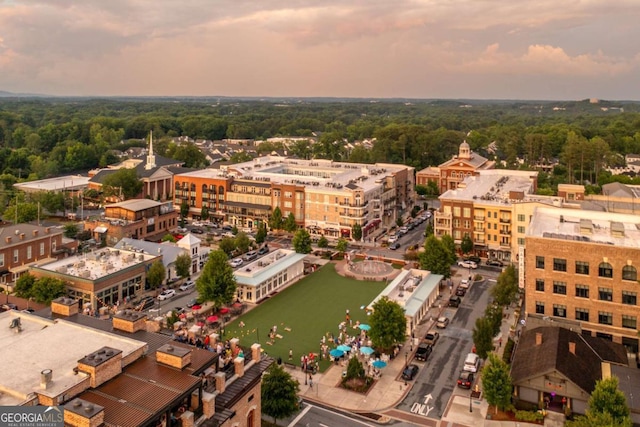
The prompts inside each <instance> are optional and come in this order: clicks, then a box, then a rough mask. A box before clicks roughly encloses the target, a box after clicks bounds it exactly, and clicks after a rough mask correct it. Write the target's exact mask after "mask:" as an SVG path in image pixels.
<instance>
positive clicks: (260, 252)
mask: <svg viewBox="0 0 640 427" xmlns="http://www.w3.org/2000/svg"><path fill="white" fill-rule="evenodd" d="M268 253H269V246H268V245H267V244H265V245H264V246H262V247H261V248H260V249H258V255H264V254H268Z"/></svg>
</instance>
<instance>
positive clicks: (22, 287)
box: [14, 273, 36, 299]
mask: <svg viewBox="0 0 640 427" xmlns="http://www.w3.org/2000/svg"><path fill="white" fill-rule="evenodd" d="M35 282H36V278H35V277H34V276H32V275H31V274H29V273H26V274H23V275H22V276H20V277H19V278H18V280H17V281H16V286H15V289H14V292H15V294H16V296H17V297H19V298H25V299H29V298H31V297H32V296H33V294H32V291H33V284H34V283H35Z"/></svg>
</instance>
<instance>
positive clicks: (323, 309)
mask: <svg viewBox="0 0 640 427" xmlns="http://www.w3.org/2000/svg"><path fill="white" fill-rule="evenodd" d="M385 286H386V282H369V281H358V280H354V279H348V278H345V277H342V276H340V275H339V274H338V273H336V270H335V265H334V264H328V265H326V266H324V267H322V268H320V269H319V270H318V271H316V272H315V273H313V274H311V275H309V276H307V277H305V278H304V279H302V280H301V281H300V282H298V283H296V284H294V285H292V286H291V287H289V288H287V289H285V290H284V291H282V292H280V293H278V294H277V295H275V296H274V297H272V298H270V299H269V300H267V301H265V302H263V303H261V304H260V305H259V306H258V307H256V308H254V309H253V310H251V311H249V312H247V313H245V314H243V315H242V316H241V317H239V318H238V319H236V320H234V321H233V322H231V323H229V324H228V325H226V327H225V338H227V339H229V338H234V337H236V338H239V339H240V345H242V346H243V347H245V348H248V347H250V346H251V344H254V343H256V342H259V343H260V344H261V345H262V348H263V349H264V351H265V352H266V353H267V354H269V355H270V356H272V357H274V358H278V357H281V358H282V360H283V361H284V362H288V359H289V349H292V350H293V363H296V364H298V365H299V363H300V356H301V355H303V354H308V353H310V352H313V353H319V352H320V341H321V339H322V336H323V335H325V334H326V333H327V332H331V333H333V334H334V335H336V336H337V335H338V333H339V331H338V325H339V324H340V322H342V321H344V320H345V315H346V310H349V313H350V316H351V319H352V321H353V323H354V324H355V323H356V321H358V320H359V321H360V323H367V315H366V313H365V310H364V309H361V308H360V307H361V306H367V305H368V304H369V303H370V302H371V301H373V299H374V298H375V297H376V296H377V295H378V294H379V293H380V292H381V291H382V290H383V289H384V288H385ZM240 321H242V322H244V324H245V326H244V328H240V327H239V326H238V324H239V322H240ZM274 325H275V326H277V327H278V328H277V333H278V334H279V335H282V338H276V339H275V342H274V344H273V345H269V344H267V342H268V341H269V337H268V335H269V330H270V329H271V328H273V326H274ZM287 329H290V331H289V330H287ZM348 330H349V331H352V332H353V333H354V334H356V333H358V330H354V329H348ZM329 348H330V349H331V348H333V347H332V346H329ZM328 364H329V362H328V361H324V362H322V363H321V364H320V369H322V370H323V369H325V368H326V367H327V366H328Z"/></svg>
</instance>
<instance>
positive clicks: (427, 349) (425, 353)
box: [415, 342, 433, 362]
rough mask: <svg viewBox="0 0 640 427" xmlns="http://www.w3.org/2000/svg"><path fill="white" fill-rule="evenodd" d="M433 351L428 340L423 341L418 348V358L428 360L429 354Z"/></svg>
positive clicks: (422, 360)
mask: <svg viewBox="0 0 640 427" xmlns="http://www.w3.org/2000/svg"><path fill="white" fill-rule="evenodd" d="M432 351H433V347H432V346H430V345H429V344H427V343H426V342H421V343H420V344H419V345H418V349H417V350H416V356H415V357H416V360H420V361H421V362H424V361H426V360H427V359H428V358H429V355H430V354H431V352H432Z"/></svg>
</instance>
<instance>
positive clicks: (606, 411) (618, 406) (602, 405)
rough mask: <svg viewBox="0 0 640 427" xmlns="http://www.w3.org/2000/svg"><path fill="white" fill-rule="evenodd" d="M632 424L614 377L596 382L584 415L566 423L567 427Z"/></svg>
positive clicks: (625, 402) (616, 379) (622, 425)
mask: <svg viewBox="0 0 640 427" xmlns="http://www.w3.org/2000/svg"><path fill="white" fill-rule="evenodd" d="M632 424H633V423H632V421H631V416H630V411H629V406H628V404H627V399H626V397H625V395H624V393H623V392H622V391H620V389H619V388H618V377H616V376H611V377H609V378H603V379H601V380H598V381H596V386H595V388H594V389H593V391H592V392H591V397H589V402H588V409H587V411H586V414H585V415H583V416H579V417H576V419H575V421H573V422H571V421H569V422H567V426H568V427H600V426H613V427H631V426H632Z"/></svg>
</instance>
